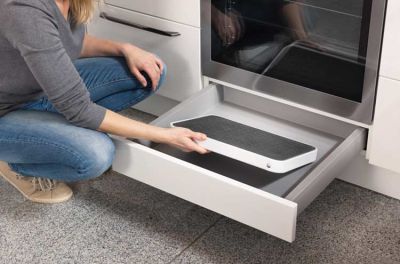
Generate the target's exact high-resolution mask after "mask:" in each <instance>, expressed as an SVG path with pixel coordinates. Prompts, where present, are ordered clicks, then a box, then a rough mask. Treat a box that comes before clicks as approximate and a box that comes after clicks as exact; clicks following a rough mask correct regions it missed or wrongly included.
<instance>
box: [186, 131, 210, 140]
mask: <svg viewBox="0 0 400 264" xmlns="http://www.w3.org/2000/svg"><path fill="white" fill-rule="evenodd" d="M190 137H191V138H192V139H193V140H198V141H204V140H206V139H207V136H206V135H205V134H203V133H198V132H192V135H191V136H190Z"/></svg>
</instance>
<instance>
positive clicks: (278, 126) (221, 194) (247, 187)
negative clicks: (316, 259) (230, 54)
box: [113, 85, 366, 242]
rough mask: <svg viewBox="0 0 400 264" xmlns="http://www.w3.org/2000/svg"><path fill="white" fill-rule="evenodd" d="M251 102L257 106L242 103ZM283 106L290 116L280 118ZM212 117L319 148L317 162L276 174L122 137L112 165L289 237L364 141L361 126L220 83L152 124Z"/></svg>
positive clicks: (220, 158) (151, 183)
mask: <svg viewBox="0 0 400 264" xmlns="http://www.w3.org/2000/svg"><path fill="white" fill-rule="evenodd" d="M244 101H246V102H249V101H251V102H252V104H251V105H248V104H247V105H243V102H244ZM253 106H257V110H258V111H257V112H256V111H254V109H251V108H252V107H253ZM258 106H260V107H258ZM282 107H283V108H284V109H283V110H284V111H285V113H286V117H285V119H282V118H279V117H278V118H277V116H276V115H275V114H277V115H279V113H280V112H281V110H282ZM209 114H212V115H218V116H222V117H225V118H228V119H231V120H235V121H237V122H240V123H243V124H246V125H249V126H253V127H256V128H258V129H262V130H264V131H267V132H271V133H275V134H279V135H281V136H284V137H287V138H290V139H293V140H297V141H301V142H304V143H306V144H310V145H313V146H315V147H316V148H317V149H318V157H317V161H316V162H315V163H313V164H310V165H307V166H304V167H302V168H299V169H297V170H294V171H291V172H289V173H286V174H273V173H269V172H267V171H266V170H263V169H258V168H255V167H252V166H249V165H246V164H243V163H241V162H239V161H235V160H233V159H229V158H226V157H223V156H220V155H218V154H215V153H212V154H207V155H205V156H201V155H199V154H196V153H184V152H181V151H178V150H175V149H173V148H171V147H168V146H165V145H151V146H147V145H146V144H144V145H142V144H139V143H136V142H132V141H129V140H126V139H122V138H115V145H116V150H117V151H116V157H115V160H114V164H113V169H114V170H115V171H117V172H119V173H121V174H124V175H127V176H129V177H131V178H133V179H136V180H139V181H141V182H144V183H146V184H149V185H151V186H153V187H156V188H159V189H161V190H163V191H165V192H168V193H170V194H173V195H176V196H178V197H180V198H182V199H185V200H188V201H190V202H193V203H195V204H198V205H200V206H203V207H205V208H208V209H210V210H213V211H215V212H217V213H220V214H222V215H225V216H227V217H230V218H233V219H235V220H237V221H240V222H242V223H244V224H247V225H249V226H252V227H254V228H257V229H259V230H262V231H263V232H266V233H269V234H271V235H274V236H276V237H279V238H281V239H284V240H286V241H289V242H292V241H293V240H294V239H295V234H296V221H297V215H298V214H299V213H300V212H301V211H302V210H304V209H305V208H306V207H307V206H308V205H309V204H310V203H311V202H312V201H313V200H314V199H315V198H316V197H317V196H318V195H319V194H320V193H321V192H322V191H323V190H324V188H325V187H326V186H327V185H328V184H329V183H330V182H331V181H332V180H333V179H334V178H335V177H336V176H337V175H338V174H339V173H340V171H341V170H342V169H343V168H345V167H346V166H347V164H348V163H349V162H351V161H352V160H353V158H355V157H356V156H358V155H359V154H360V151H361V150H362V149H363V147H364V142H365V134H366V133H365V130H364V129H362V128H358V127H356V126H352V125H349V124H345V123H342V122H340V121H337V120H333V119H332V120H331V119H329V118H326V117H322V116H319V115H317V114H313V113H310V112H307V111H303V110H299V109H296V108H292V107H290V106H283V105H281V104H279V103H276V102H273V101H270V100H268V99H265V98H262V97H260V96H256V95H252V94H250V93H248V92H246V91H240V90H236V89H233V88H227V87H222V86H213V85H211V86H209V87H208V88H205V89H203V90H202V91H200V92H199V93H197V94H195V95H194V96H192V97H191V98H189V99H188V100H186V101H185V102H183V103H181V104H179V105H178V106H176V107H175V108H173V109H172V110H170V111H169V112H167V113H166V114H164V115H163V116H161V117H160V118H158V119H157V120H155V121H154V122H153V124H154V125H157V126H162V127H168V126H169V124H170V122H172V121H177V120H183V119H188V118H193V117H197V116H203V115H209ZM271 115H274V116H271ZM306 124H310V126H309V127H308V126H307V125H306ZM316 128H320V129H321V130H317V129H316ZM332 128H334V129H332ZM334 131H335V132H334Z"/></svg>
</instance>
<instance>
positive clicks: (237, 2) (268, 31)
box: [211, 0, 372, 102]
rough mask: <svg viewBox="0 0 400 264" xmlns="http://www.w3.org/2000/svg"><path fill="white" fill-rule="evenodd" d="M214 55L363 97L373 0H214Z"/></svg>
mask: <svg viewBox="0 0 400 264" xmlns="http://www.w3.org/2000/svg"><path fill="white" fill-rule="evenodd" d="M211 2H212V6H211V23H212V36H211V38H212V60H213V61H216V62H219V63H223V64H228V65H231V66H233V67H237V68H241V69H243V70H247V71H251V72H255V73H258V74H262V75H265V76H268V77H272V78H275V79H279V80H282V81H286V82H290V83H294V84H297V85H301V86H304V87H307V88H310V89H314V90H317V91H320V92H323V93H328V94H331V95H335V96H339V97H342V98H346V99H349V100H352V101H356V102H361V99H362V92H363V83H364V71H365V61H366V55H367V44H368V34H369V30H368V29H369V24H370V16H371V5H372V0H212V1H211Z"/></svg>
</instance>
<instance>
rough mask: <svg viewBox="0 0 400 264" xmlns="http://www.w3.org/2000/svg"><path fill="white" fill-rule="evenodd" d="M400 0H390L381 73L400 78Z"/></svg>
mask: <svg viewBox="0 0 400 264" xmlns="http://www.w3.org/2000/svg"><path fill="white" fill-rule="evenodd" d="M399 13H400V1H399V0H388V4H387V11H386V22H385V32H384V36H383V46H382V59H381V69H380V75H382V76H385V77H388V78H391V79H396V80H400V71H399V69H400V50H399V44H400V34H398V30H399V27H400V16H399Z"/></svg>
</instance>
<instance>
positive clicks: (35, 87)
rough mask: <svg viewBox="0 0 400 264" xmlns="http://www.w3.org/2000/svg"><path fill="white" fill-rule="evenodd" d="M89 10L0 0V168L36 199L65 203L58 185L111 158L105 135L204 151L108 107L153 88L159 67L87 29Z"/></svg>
mask: <svg viewBox="0 0 400 264" xmlns="http://www.w3.org/2000/svg"><path fill="white" fill-rule="evenodd" d="M93 6H94V0H37V1H32V0H2V1H1V3H0V160H2V161H1V162H0V174H1V175H2V176H3V177H4V178H5V179H6V180H7V181H8V182H10V183H11V184H12V185H13V186H14V187H16V188H17V189H18V190H19V191H20V192H21V193H22V194H23V195H24V196H25V197H26V198H28V199H30V200H32V201H35V202H42V203H57V202H63V201H66V200H68V199H69V198H70V197H71V196H72V191H71V189H70V188H69V187H68V186H67V185H66V184H65V183H63V182H71V181H80V180H85V179H90V178H94V177H97V176H99V175H101V174H102V173H103V172H104V171H106V170H107V169H108V168H109V167H110V166H111V163H112V160H113V157H114V145H113V143H112V141H111V139H110V138H109V137H108V136H107V134H106V133H110V134H115V135H119V136H124V137H129V138H141V139H147V140H151V141H155V142H160V143H166V144H170V145H172V146H175V147H177V148H180V149H182V150H185V151H197V152H199V153H206V150H205V149H203V148H201V147H200V146H199V145H197V144H196V143H195V141H194V140H204V139H205V138H206V136H205V135H204V134H201V133H195V132H193V131H190V130H187V129H183V128H172V129H166V128H159V127H154V126H150V125H147V124H144V123H140V122H137V121H134V120H131V119H128V118H125V117H123V116H121V115H119V114H117V113H116V112H118V111H121V110H123V109H126V108H129V107H131V106H132V105H134V104H136V103H138V102H139V101H141V100H143V99H145V98H146V97H148V96H150V95H151V94H152V93H153V92H154V91H155V90H156V89H158V88H159V86H160V85H161V84H162V82H163V80H164V77H165V67H164V65H163V63H162V61H161V60H160V59H159V58H157V57H156V56H155V55H153V54H151V53H148V52H146V51H144V50H141V49H139V48H138V47H135V46H133V45H130V44H126V43H117V42H112V41H107V40H102V39H97V38H95V37H92V36H90V35H88V34H86V33H85V26H84V24H85V23H86V22H87V21H88V19H89V18H90V16H91V13H92V10H93ZM154 166H157V164H154Z"/></svg>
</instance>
